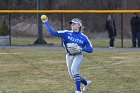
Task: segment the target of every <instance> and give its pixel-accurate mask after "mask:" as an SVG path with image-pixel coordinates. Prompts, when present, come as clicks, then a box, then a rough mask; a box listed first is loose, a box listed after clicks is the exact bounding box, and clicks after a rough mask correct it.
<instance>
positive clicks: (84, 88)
mask: <svg viewBox="0 0 140 93" xmlns="http://www.w3.org/2000/svg"><path fill="white" fill-rule="evenodd" d="M91 83H92V81H90V80H87V85H84V87H83V91H84V92H85V91H86V90H87V89H88V86H89V85H91Z"/></svg>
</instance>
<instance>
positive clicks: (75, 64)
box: [71, 54, 83, 91]
mask: <svg viewBox="0 0 140 93" xmlns="http://www.w3.org/2000/svg"><path fill="white" fill-rule="evenodd" d="M82 62H83V55H82V54H81V55H77V56H75V57H74V60H73V63H72V66H71V73H72V75H73V78H74V81H75V87H76V91H81V89H80V86H81V76H80V75H79V73H78V70H79V68H80V65H81V64H82Z"/></svg>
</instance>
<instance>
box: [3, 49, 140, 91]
mask: <svg viewBox="0 0 140 93" xmlns="http://www.w3.org/2000/svg"><path fill="white" fill-rule="evenodd" d="M80 74H81V75H82V76H85V78H87V79H90V80H92V81H93V83H92V85H91V86H90V88H89V90H88V91H87V92H86V93H140V50H119V49H115V50H113V49H107V50H104V49H101V50H100V49H97V50H96V49H95V51H94V53H93V54H86V53H85V59H84V63H83V64H82V66H81V68H80ZM74 90H75V86H74V83H73V81H72V80H71V79H70V78H69V76H68V72H67V68H66V63H65V51H64V50H63V49H47V48H0V93H74Z"/></svg>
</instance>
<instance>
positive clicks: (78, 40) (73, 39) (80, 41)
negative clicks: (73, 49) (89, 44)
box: [68, 36, 83, 44]
mask: <svg viewBox="0 0 140 93" xmlns="http://www.w3.org/2000/svg"><path fill="white" fill-rule="evenodd" d="M68 39H69V40H71V41H73V42H77V43H81V44H83V41H82V40H80V39H77V38H74V37H72V36H68Z"/></svg>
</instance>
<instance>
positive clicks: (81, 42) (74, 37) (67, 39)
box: [45, 22, 93, 53]
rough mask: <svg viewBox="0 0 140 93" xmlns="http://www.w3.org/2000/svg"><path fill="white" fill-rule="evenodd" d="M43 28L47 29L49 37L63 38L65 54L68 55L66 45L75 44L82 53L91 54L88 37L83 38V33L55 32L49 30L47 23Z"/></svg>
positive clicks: (91, 48)
mask: <svg viewBox="0 0 140 93" xmlns="http://www.w3.org/2000/svg"><path fill="white" fill-rule="evenodd" d="M45 26H46V27H47V28H48V31H49V32H50V34H51V35H54V36H57V37H61V38H63V45H64V47H65V48H66V52H67V53H69V51H68V50H67V47H66V45H67V43H76V44H77V45H78V46H80V47H81V48H82V51H85V52H88V53H92V52H93V47H92V44H91V42H90V41H89V39H88V37H87V36H85V35H84V34H83V33H81V32H75V31H73V30H64V31H55V30H53V29H52V28H51V26H50V25H49V23H48V22H45Z"/></svg>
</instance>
